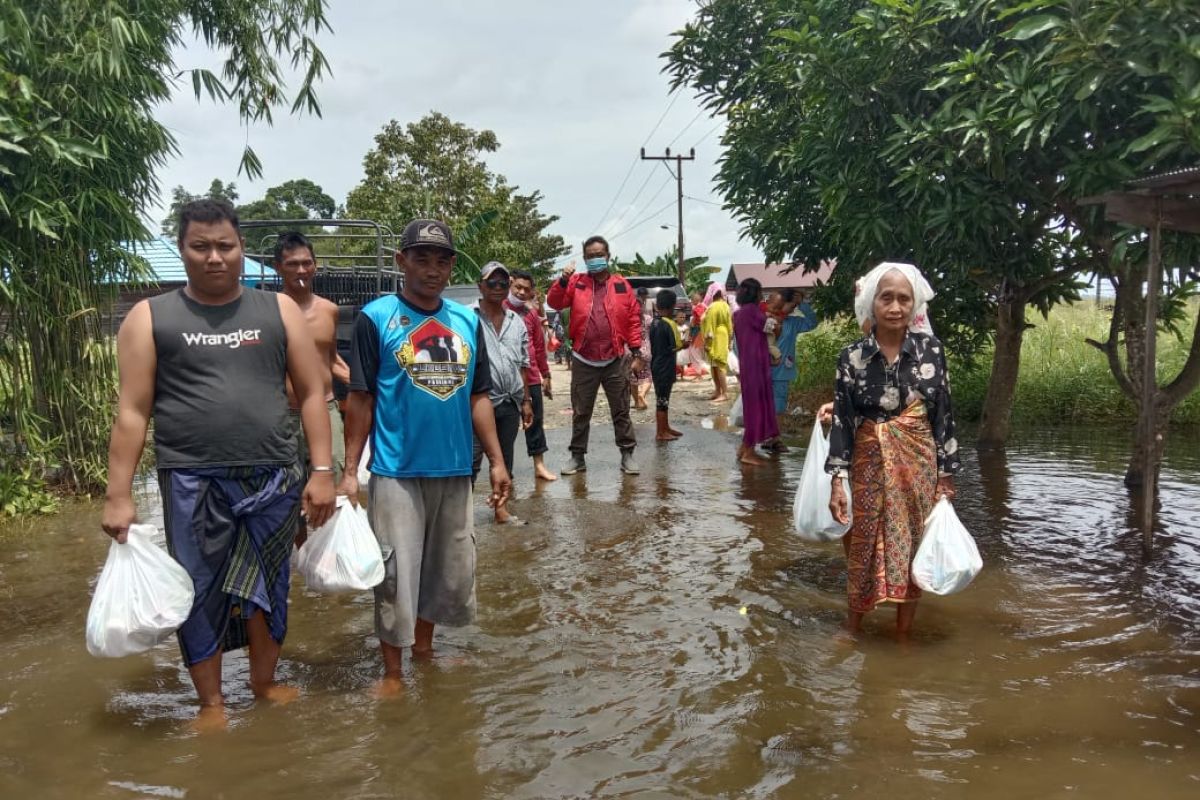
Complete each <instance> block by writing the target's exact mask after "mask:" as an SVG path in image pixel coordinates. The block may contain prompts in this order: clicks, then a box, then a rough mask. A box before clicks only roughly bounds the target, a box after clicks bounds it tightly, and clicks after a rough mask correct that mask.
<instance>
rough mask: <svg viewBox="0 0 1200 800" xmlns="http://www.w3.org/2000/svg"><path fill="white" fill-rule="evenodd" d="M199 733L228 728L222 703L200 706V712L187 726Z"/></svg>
mask: <svg viewBox="0 0 1200 800" xmlns="http://www.w3.org/2000/svg"><path fill="white" fill-rule="evenodd" d="M189 727H191V729H192V730H193V731H195V732H196V733H199V734H202V735H203V734H208V733H221V732H223V731H225V730H227V729H228V728H229V718H228V717H227V716H225V706H224V704H217V705H207V706H200V713H198V714H197V715H196V718H195V719H194V720H192V722H191V725H190V726H189Z"/></svg>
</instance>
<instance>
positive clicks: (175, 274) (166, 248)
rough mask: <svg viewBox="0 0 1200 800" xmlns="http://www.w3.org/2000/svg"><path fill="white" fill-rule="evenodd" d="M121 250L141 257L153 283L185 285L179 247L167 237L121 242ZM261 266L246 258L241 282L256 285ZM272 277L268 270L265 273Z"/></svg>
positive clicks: (184, 272)
mask: <svg viewBox="0 0 1200 800" xmlns="http://www.w3.org/2000/svg"><path fill="white" fill-rule="evenodd" d="M121 249H122V250H125V251H126V252H129V253H133V254H135V255H138V256H141V257H142V258H144V259H145V260H146V263H147V264H149V265H150V271H151V277H150V280H151V281H152V282H153V283H158V284H180V285H182V284H184V283H187V271H186V270H185V269H184V267H183V258H182V257H181V256H180V255H179V247H178V246H177V245H176V244H175V241H174V240H173V239H171V238H170V237H168V236H155V237H154V238H153V239H147V240H145V241H140V242H122V243H121ZM263 271H264V270H263V265H262V264H260V263H259V262H258V261H256V260H254V259H253V258H250V257H246V258H245V259H244V261H243V263H242V275H243V278H242V280H243V282H253V283H258V281H259V275H260V273H261V272H263ZM265 272H266V274H268V275H273V274H274V273H272V272H271V271H270V270H266V271H265Z"/></svg>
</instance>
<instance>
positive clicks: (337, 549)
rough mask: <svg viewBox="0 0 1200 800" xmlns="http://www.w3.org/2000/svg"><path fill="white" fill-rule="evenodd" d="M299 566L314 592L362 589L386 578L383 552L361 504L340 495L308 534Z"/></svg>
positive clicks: (299, 556) (300, 554)
mask: <svg viewBox="0 0 1200 800" xmlns="http://www.w3.org/2000/svg"><path fill="white" fill-rule="evenodd" d="M296 569H297V570H299V571H300V574H301V575H303V576H304V581H305V582H306V583H307V584H308V588H310V589H312V590H313V591H315V592H325V593H330V592H361V591H365V590H367V589H370V588H372V587H374V586H377V585H378V584H379V583H381V582H382V581H383V555H382V554H381V553H380V551H379V542H378V541H377V540H376V539H375V534H374V533H372V532H371V525H370V523H368V522H367V512H366V509H364V508H363V507H362V506H353V505H351V503H350V500H349V498H346V497H339V498H338V499H337V511H335V512H334V514H333V516H332V517H330V518H329V521H328V522H326V523H325V524H324V525H322V526H321V527H319V528H317V529H316V530H315V531H311V532H310V533H309V534H308V539H307V540H306V541H305V542H304V544H303V545H302V546H301V547H300V553H299V555H298V556H297V558H296Z"/></svg>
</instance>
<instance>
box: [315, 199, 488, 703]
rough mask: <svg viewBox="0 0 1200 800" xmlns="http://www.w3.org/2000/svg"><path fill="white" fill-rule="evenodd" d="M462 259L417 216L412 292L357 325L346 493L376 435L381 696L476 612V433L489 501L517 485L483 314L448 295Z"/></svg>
mask: <svg viewBox="0 0 1200 800" xmlns="http://www.w3.org/2000/svg"><path fill="white" fill-rule="evenodd" d="M454 260H455V250H454V241H453V238H452V236H451V233H450V228H449V227H447V226H446V224H445V223H444V222H440V221H438V220H429V219H417V220H413V221H412V222H410V223H409V224H408V225H407V226H406V227H405V229H404V235H403V239H402V242H401V248H400V252H398V253H396V264H397V266H399V268H400V270H401V271H402V272H403V274H404V288H403V290H402V291H401V292H400V294H398V295H387V296H385V297H381V298H379V299H377V300H375V301H373V302H371V303H369V304H368V305H367V306H365V307H364V308H363V310H362V313H361V314H360V315H359V317H358V320H357V321H356V322H355V326H354V344H353V349H352V352H351V360H350V384H349V388H350V395H349V397H348V399H347V404H346V473H345V476H344V478H343V479H342V483H341V485H340V486H339V493H341V494H346V495H349V496H350V497H351V498H357V497H358V491H359V485H358V477H357V475H358V463H359V460H360V458H361V457H362V452H363V445H364V444H365V443H366V441H367V437H368V435H369V436H370V439H371V460H370V463H369V464H368V465H367V467H368V469H369V470H370V472H371V482H370V501H369V504H368V516H369V517H370V520H371V527H372V528H373V529H374V531H375V536H376V537H377V538H378V539H379V545H380V548H381V550H382V551H383V557H384V566H385V569H386V575H385V577H384V580H383V583H381V584H380V585H379V586H377V587H376V588H375V632H376V634H377V635H378V636H379V643H380V647H381V649H382V651H383V663H384V678H383V682H382V683H381V684H380V693H381V694H383V695H390V694H395V693H398V692H399V691H400V689H401V683H400V675H401V672H400V667H401V653H402V652H403V648H405V647H412V654H413V656H417V657H420V656H428V655H430V654H431V653H432V651H433V629H434V625H436V624H442V625H466V624H469V623H470V622H471V621H472V620H473V619H474V618H475V533H474V524H473V513H472V507H471V506H472V503H471V461H472V458H471V456H472V445H473V435H474V436H478V437H479V441H480V442H481V444H482V445H483V450H484V452H486V453H487V456H488V461H489V463H490V477H491V486H492V492H491V496H490V497H489V498H488V505H489V506H493V507H494V506H497V505H500V506H502V505H503V504H504V503H505V502H506V501H507V500H508V494H509V490H510V487H511V481H510V478H509V474H508V470H507V469H505V466H504V458H503V454H502V453H501V450H500V443H499V441H498V439H497V438H496V423H495V417H494V416H493V413H492V402H491V400H490V399H489V397H488V393H489V391H490V390H491V377H490V374H489V368H488V354H487V347H486V346H485V344H484V337H483V333H482V330H481V328H480V322H479V317H478V316H477V315H476V314H475V312H474V311H472V310H471V309H469V308H467V307H466V306H463V305H459V304H458V303H455V302H453V301H450V300H443V299H442V296H441V295H442V290H443V289H444V288H445V287H446V284H447V282H448V281H449V280H450V272H451V270H452V269H453V267H454Z"/></svg>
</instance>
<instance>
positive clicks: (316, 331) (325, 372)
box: [274, 231, 350, 545]
mask: <svg viewBox="0 0 1200 800" xmlns="http://www.w3.org/2000/svg"><path fill="white" fill-rule="evenodd" d="M274 267H275V271H276V272H277V273H279V277H280V278H281V279H282V280H283V294H286V295H287V296H288V297H290V298H292V300H294V301H296V305H298V306H300V310H301V311H302V312H303V313H304V319H305V321H306V322H307V323H308V330H309V332H310V333H311V334H312V337H313V340H314V341H315V342H316V345H317V352H318V354H319V355H320V357H321V374H322V376H323V378H324V381H325V386H324V392H325V395H324V397H325V405H326V408H327V409H328V411H329V428H330V431H331V432H332V435H333V469H334V473H335V475H334V477H335V479H336V480H338V481H340V480H341V479H342V468H343V466H344V465H345V463H346V443H345V437H344V436H343V433H342V415H341V412H340V411H339V410H338V406H337V401H336V400H334V397H333V379H334V378H337V379H338V380H339V381H341V382H342V383H349V382H350V367H349V365H347V364H346V362H345V361H343V360H342V357H341V356H339V355H338V352H337V320H338V307H337V305H335V304H334V303H332V302H330V301H329V300H326V299H325V298H324V297H319V296H318V295H315V294H313V289H312V282H313V278H314V277H315V276H316V274H317V259H316V256H315V255H314V254H313V247H312V242H310V241H309V240H308V238H307V237H305V236H304V234H302V233H296V232H294V231H292V232H289V233H283V234H280V236H279V240H278V241H277V242H276V243H275V262H274ZM287 393H288V409H289V411H290V412H291V414H292V419H293V422H294V423H295V431H296V435H297V436H298V437H299V441H300V462H301V465H302V466H305V467H306V468H307V465H308V461H309V452H308V443H307V441H305V439H304V436H303V432H302V431H301V430H300V425H299V415H300V405H299V403H298V402H297V400H296V393H295V392H294V391H293V389H292V382H291V380H288V383H287ZM307 536H308V532H307V530H306V528H305V524H304V519H303V518H302V519H301V520H300V528H299V532H298V534H297V536H296V544H297V545H300V544H303V543H304V540H305V538H307Z"/></svg>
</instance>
